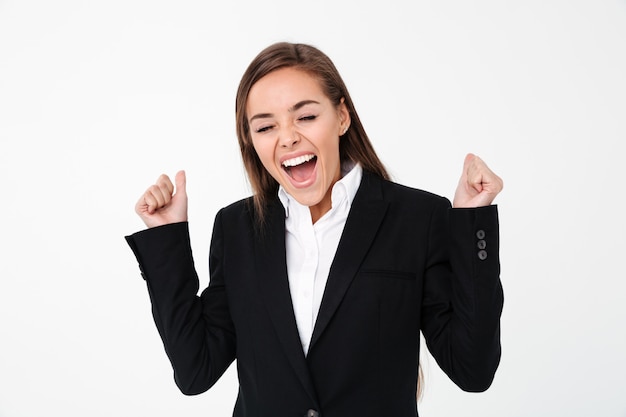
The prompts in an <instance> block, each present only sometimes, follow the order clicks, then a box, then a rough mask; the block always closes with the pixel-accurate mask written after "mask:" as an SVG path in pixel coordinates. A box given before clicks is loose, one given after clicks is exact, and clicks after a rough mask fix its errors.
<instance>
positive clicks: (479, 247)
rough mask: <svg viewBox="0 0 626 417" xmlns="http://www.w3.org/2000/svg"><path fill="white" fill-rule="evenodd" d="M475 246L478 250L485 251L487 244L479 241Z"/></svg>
mask: <svg viewBox="0 0 626 417" xmlns="http://www.w3.org/2000/svg"><path fill="white" fill-rule="evenodd" d="M476 246H478V249H485V248H486V247H487V242H485V241H484V240H479V241H478V243H477V244H476Z"/></svg>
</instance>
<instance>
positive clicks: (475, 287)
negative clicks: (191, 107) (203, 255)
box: [127, 43, 502, 417]
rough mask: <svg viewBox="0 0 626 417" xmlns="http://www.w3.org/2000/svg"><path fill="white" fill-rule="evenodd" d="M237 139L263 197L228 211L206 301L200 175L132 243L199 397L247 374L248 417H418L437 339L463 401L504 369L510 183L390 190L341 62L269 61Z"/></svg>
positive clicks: (257, 78) (251, 80)
mask: <svg viewBox="0 0 626 417" xmlns="http://www.w3.org/2000/svg"><path fill="white" fill-rule="evenodd" d="M236 118H237V135H238V139H239V144H240V148H241V153H242V157H243V161H244V165H245V167H246V170H247V173H248V177H249V179H250V183H251V184H252V188H253V191H254V195H253V197H251V198H249V199H246V200H242V201H239V202H236V203H234V204H232V205H230V206H228V207H225V208H223V209H222V210H220V211H219V213H218V214H217V216H216V218H215V224H214V230H213V237H212V242H211V249H210V255H209V264H210V274H211V276H210V283H209V286H208V288H207V289H205V290H204V291H203V292H202V294H201V296H199V297H198V296H196V294H197V293H198V285H199V284H198V279H197V275H196V272H195V269H194V265H193V259H192V254H191V248H190V243H189V233H188V225H187V195H186V192H185V174H184V172H182V171H181V172H179V173H178V174H177V175H176V180H175V182H176V192H174V186H173V184H172V183H171V181H170V180H169V178H168V177H167V176H165V175H162V176H161V177H160V178H159V179H158V180H157V182H156V184H155V185H153V186H151V187H150V188H149V189H148V190H147V191H146V192H145V193H144V194H143V195H142V196H141V198H140V199H139V201H138V202H137V205H136V211H137V213H138V214H139V216H140V217H141V218H142V219H143V221H144V222H145V224H146V225H147V226H148V227H149V229H148V230H145V231H142V232H139V233H136V234H134V235H132V236H129V237H127V240H128V243H129V244H130V246H131V248H132V249H133V251H134V253H135V255H136V257H137V260H138V261H139V264H140V268H141V270H142V275H143V276H144V278H145V279H146V281H147V285H148V290H149V293H150V297H151V300H152V305H153V314H154V319H155V322H156V325H157V328H158V330H159V332H160V335H161V337H162V339H163V342H164V345H165V349H166V352H167V354H168V356H169V358H170V361H171V363H172V366H173V368H174V377H175V380H176V383H177V385H178V386H179V388H180V389H181V390H182V392H184V393H186V394H197V393H200V392H203V391H206V390H207V389H209V388H210V387H211V386H212V385H213V384H214V383H215V382H216V381H217V379H219V377H220V376H221V375H222V374H223V372H224V371H225V370H226V369H227V367H228V366H229V365H230V364H231V363H232V361H233V360H234V359H237V368H238V376H239V384H240V389H239V395H238V398H237V402H236V405H235V410H234V415H235V416H240V417H243V416H245V417H250V416H268V417H269V416H271V417H282V416H285V417H291V416H294V417H297V416H304V415H307V416H324V417H346V416H360V417H362V416H372V417H388V416H394V417H402V416H416V415H417V406H416V401H415V392H416V388H417V374H418V357H419V331H420V330H421V331H422V332H423V334H424V337H425V340H426V343H427V345H428V348H429V350H430V351H431V353H432V355H433V356H434V357H435V359H436V360H437V362H438V364H439V365H440V366H441V368H442V369H443V370H444V371H445V372H446V373H447V374H448V375H449V377H450V378H451V379H452V380H453V381H454V382H455V383H456V384H457V385H458V386H459V387H461V388H462V389H464V390H467V391H482V390H485V389H487V388H488V387H489V385H490V384H491V382H492V380H493V377H494V374H495V371H496V368H497V366H498V363H499V358H500V335H499V334H500V330H499V319H500V313H501V309H502V288H501V284H500V279H499V259H498V219H497V209H496V207H495V206H493V205H491V203H492V202H493V199H494V198H495V196H496V195H497V194H498V193H499V192H500V190H501V188H502V181H501V180H500V178H498V177H497V176H496V175H495V174H494V173H493V172H491V171H490V170H489V168H488V167H487V166H486V165H485V164H484V162H483V161H481V160H480V159H479V158H478V157H476V156H474V155H471V154H470V155H468V156H467V157H466V159H465V163H464V168H463V174H462V176H461V180H460V182H459V185H458V188H457V191H456V194H455V198H454V208H453V209H451V208H450V203H449V201H448V200H447V199H445V198H442V197H438V196H435V195H433V194H430V193H427V192H424V191H420V190H415V189H410V188H407V187H404V186H401V185H398V184H394V183H392V182H390V181H388V175H387V173H386V170H385V168H384V167H383V164H382V163H381V162H380V160H379V158H378V157H377V155H376V153H375V152H374V150H373V148H372V145H371V143H370V141H369V139H368V137H367V135H366V133H365V131H364V129H363V126H362V125H361V122H360V120H359V118H358V116H357V113H356V110H355V108H354V105H353V103H352V100H351V99H350V95H349V94H348V91H347V89H346V87H345V85H344V83H343V81H342V80H341V77H340V76H339V74H338V72H337V70H336V68H335V67H334V65H333V64H332V62H331V61H330V59H329V58H328V57H327V56H326V55H324V54H323V53H322V52H321V51H319V50H317V49H316V48H313V47H311V46H307V45H301V44H289V43H278V44H275V45H272V46H270V47H268V48H267V49H265V50H264V51H262V52H261V53H260V54H259V55H258V56H257V57H256V58H255V59H254V60H253V61H252V63H251V64H250V66H249V67H248V69H247V70H246V72H245V74H244V75H243V78H242V80H241V83H240V86H239V89H238V92H237V99H236Z"/></svg>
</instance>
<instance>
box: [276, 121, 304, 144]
mask: <svg viewBox="0 0 626 417" xmlns="http://www.w3.org/2000/svg"><path fill="white" fill-rule="evenodd" d="M279 135H280V136H279V138H278V142H279V144H280V146H281V147H282V148H292V147H293V146H295V145H296V144H297V143H298V142H300V136H299V135H298V132H297V131H296V129H295V128H294V127H293V126H286V127H284V128H282V129H280V131H279Z"/></svg>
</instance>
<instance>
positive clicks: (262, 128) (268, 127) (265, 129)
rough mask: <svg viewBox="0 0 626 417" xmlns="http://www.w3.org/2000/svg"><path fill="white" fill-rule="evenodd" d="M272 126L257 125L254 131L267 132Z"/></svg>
mask: <svg viewBox="0 0 626 417" xmlns="http://www.w3.org/2000/svg"><path fill="white" fill-rule="evenodd" d="M272 127H273V126H261V127H259V128H258V129H257V130H256V131H255V132H256V133H263V132H267V131H269V130H270V129H271V128H272Z"/></svg>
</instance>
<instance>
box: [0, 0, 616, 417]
mask: <svg viewBox="0 0 626 417" xmlns="http://www.w3.org/2000/svg"><path fill="white" fill-rule="evenodd" d="M217 4H218V3H217V2H215V3H214V2H210V1H199V0H197V1H196V0H194V1H184V0H183V1H177V2H174V1H159V0H157V1H155V0H151V1H148V0H109V1H80V0H74V1H72V0H59V1H43V0H32V1H28V0H22V1H18V0H0V179H1V184H2V185H1V187H0V190H1V194H0V195H1V197H0V198H1V200H0V221H1V222H2V223H1V229H0V238H1V240H0V245H1V246H0V416H1V417H19V416H41V415H46V416H54V417H56V416H63V417H68V416H71V417H74V416H77V417H78V416H81V417H82V416H90V417H91V416H93V417H96V416H171V415H177V416H207V415H211V416H229V415H231V413H232V408H233V404H234V399H235V396H236V390H237V382H236V374H235V372H234V367H231V368H230V369H229V371H228V372H227V374H226V375H225V376H224V377H223V378H222V379H221V380H220V381H219V382H218V383H217V385H216V386H215V387H214V388H213V389H212V390H211V391H209V392H207V393H205V394H202V395H200V396H196V397H185V396H183V395H182V394H180V393H179V392H178V390H177V388H176V387H175V385H174V382H173V378H172V372H171V368H170V365H169V362H168V360H167V358H166V356H165V353H164V351H163V347H162V344H161V341H160V339H159V337H158V335H157V331H156V329H155V327H154V324H153V322H152V317H151V314H150V304H149V300H148V296H147V292H146V289H145V285H144V282H143V281H142V279H141V278H140V276H139V271H138V269H137V265H136V262H135V260H134V258H133V256H132V253H131V251H130V249H129V248H128V247H127V246H126V243H125V242H124V239H123V236H124V235H126V234H130V233H133V232H135V231H137V230H140V229H142V228H143V225H142V223H141V222H140V220H139V218H138V217H136V215H135V214H134V212H133V206H134V203H135V201H136V199H137V198H138V197H139V195H140V194H141V193H142V192H143V191H144V189H145V188H146V187H147V186H148V185H150V184H151V183H152V182H153V181H154V180H155V179H156V177H157V176H158V175H159V174H160V173H162V172H165V173H168V174H174V173H175V172H176V170H178V169H183V168H184V169H186V170H187V176H188V192H189V194H190V222H191V223H190V224H191V233H192V241H193V245H194V254H195V257H196V264H197V267H198V270H199V273H200V275H201V276H202V283H201V284H202V286H204V285H206V283H207V282H208V276H207V270H208V266H207V252H208V246H209V239H210V233H211V227H212V222H213V216H214V215H215V213H216V211H217V210H218V209H219V208H220V207H222V206H224V205H227V204H229V203H231V202H232V201H234V200H237V199H239V198H242V197H245V196H247V195H248V194H249V192H250V191H249V187H248V185H247V182H246V178H245V175H244V171H243V168H242V164H241V161H240V157H239V153H238V148H237V144H236V138H235V129H234V97H235V90H236V87H237V84H238V81H239V78H240V77H241V75H242V73H243V71H244V70H245V67H246V66H247V64H248V63H249V61H250V60H251V59H252V58H253V57H254V55H256V54H257V53H258V52H259V51H260V50H261V49H262V48H264V47H265V46H267V45H269V44H270V43H273V42H275V41H281V40H287V41H297V42H305V43H311V44H313V45H316V46H318V47H320V48H321V49H322V50H323V51H325V52H326V53H327V54H328V55H329V56H330V57H331V58H332V59H333V60H334V61H335V63H336V65H337V67H338V68H339V70H340V72H341V73H342V75H343V77H344V79H345V80H346V83H347V84H348V87H349V88H350V91H351V94H352V96H353V99H354V101H355V103H356V105H357V109H358V111H359V113H360V116H361V118H362V120H363V123H364V125H365V127H366V129H367V130H368V132H369V134H370V136H371V138H372V140H373V142H374V145H375V147H376V149H377V151H378V153H379V155H380V156H381V158H382V159H383V161H384V162H385V163H386V164H387V166H388V167H389V168H390V171H391V172H392V173H393V176H394V178H395V180H396V181H398V182H401V183H404V184H407V185H410V186H413V187H418V188H424V189H427V190H429V191H433V192H436V193H438V194H442V195H446V196H447V197H449V198H451V197H452V195H453V192H454V189H455V186H456V182H457V178H458V175H459V173H460V170H461V166H462V161H463V157H464V155H465V153H467V152H475V153H477V154H478V155H480V156H481V157H483V159H484V160H486V161H487V163H488V164H489V165H490V166H491V167H492V168H493V169H494V170H495V171H496V172H497V173H498V174H500V175H501V177H502V178H503V179H504V181H505V189H504V191H503V193H502V194H501V195H500V196H499V197H498V199H497V200H496V202H497V203H498V204H499V209H500V219H501V261H502V281H503V285H504V288H505V309H504V313H503V316H502V345H503V356H502V362H501V366H500V369H499V370H498V373H497V375H496V379H495V382H494V384H493V386H492V387H491V389H490V390H489V391H487V392H486V393H483V394H468V393H464V392H462V391H460V390H459V389H458V388H456V387H455V386H454V385H453V384H452V383H451V382H450V381H449V380H447V378H446V377H445V376H443V375H442V374H441V372H440V371H439V370H438V368H437V365H436V364H435V362H434V360H433V359H432V358H430V357H427V356H424V357H423V358H422V360H423V363H424V366H425V369H426V373H427V375H426V393H425V398H424V400H423V401H422V403H421V404H420V414H421V415H422V416H426V417H436V416H457V415H464V416H480V417H487V416H498V417H501V416H507V417H509V416H513V417H517V416H533V417H536V416H551V417H552V416H565V415H567V416H581V417H582V416H602V417H609V416H619V417H624V416H626V399H625V398H626V396H625V395H624V394H625V393H626V307H625V306H624V302H625V298H626V297H625V294H626V291H625V285H624V281H625V278H626V273H625V269H624V267H625V262H624V259H625V258H626V238H625V237H624V236H625V233H626V221H625V220H624V218H625V216H624V204H623V203H624V189H625V185H624V179H626V176H625V175H624V172H623V168H624V158H623V156H622V152H623V150H624V143H623V142H624V141H625V140H626V123H625V120H626V46H625V44H626V2H625V1H623V0H621V1H617V0H586V1H585V0H528V1H524V2H521V1H503V0H476V1H468V0H448V1H398V0H388V1H383V2H381V1H376V2H374V1H362V0H352V1H337V0H334V1H311V2H295V1H285V0H278V1H271V0H268V1H253V0H246V1H240V2H236V1H233V2H226V1H223V2H219V5H217ZM347 417H349V416H347Z"/></svg>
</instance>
